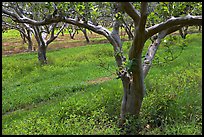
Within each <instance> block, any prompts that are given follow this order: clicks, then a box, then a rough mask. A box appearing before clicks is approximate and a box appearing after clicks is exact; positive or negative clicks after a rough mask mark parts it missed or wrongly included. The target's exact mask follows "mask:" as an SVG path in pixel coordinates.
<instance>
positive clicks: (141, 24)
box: [139, 2, 148, 32]
mask: <svg viewBox="0 0 204 137" xmlns="http://www.w3.org/2000/svg"><path fill="white" fill-rule="evenodd" d="M147 6H148V3H147V2H141V11H140V13H141V19H140V22H139V31H140V32H144V30H145V25H146V20H147V14H148V13H147Z"/></svg>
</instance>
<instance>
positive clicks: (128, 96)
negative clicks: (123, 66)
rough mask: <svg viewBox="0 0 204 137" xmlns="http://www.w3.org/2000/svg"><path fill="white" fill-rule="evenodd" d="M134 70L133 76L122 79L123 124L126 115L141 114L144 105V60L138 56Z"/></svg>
mask: <svg viewBox="0 0 204 137" xmlns="http://www.w3.org/2000/svg"><path fill="white" fill-rule="evenodd" d="M135 64H136V65H135V66H134V70H133V72H132V76H131V77H130V78H129V79H128V77H127V76H126V78H123V79H122V82H123V90H124V96H123V100H122V106H121V115H120V117H121V123H120V124H121V125H122V124H123V123H124V122H125V115H126V114H132V115H136V116H138V115H139V112H140V108H141V106H142V101H143V97H144V94H145V87H144V73H143V70H142V60H141V58H138V59H136V60H135Z"/></svg>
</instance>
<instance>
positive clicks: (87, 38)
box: [82, 29, 90, 43]
mask: <svg viewBox="0 0 204 137" xmlns="http://www.w3.org/2000/svg"><path fill="white" fill-rule="evenodd" d="M82 32H83V33H84V37H85V38H86V42H87V43H89V42H90V40H89V37H88V35H87V33H86V29H82Z"/></svg>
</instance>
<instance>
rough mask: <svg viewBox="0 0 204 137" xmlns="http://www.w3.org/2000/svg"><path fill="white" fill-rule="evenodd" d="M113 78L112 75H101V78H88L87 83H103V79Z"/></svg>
mask: <svg viewBox="0 0 204 137" xmlns="http://www.w3.org/2000/svg"><path fill="white" fill-rule="evenodd" d="M111 79H113V78H112V77H102V78H97V79H94V80H89V81H88V82H87V83H88V84H99V83H103V82H105V81H108V80H111Z"/></svg>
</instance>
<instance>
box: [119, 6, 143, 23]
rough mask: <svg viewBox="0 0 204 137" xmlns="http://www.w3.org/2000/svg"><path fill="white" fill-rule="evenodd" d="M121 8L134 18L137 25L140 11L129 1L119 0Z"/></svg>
mask: <svg viewBox="0 0 204 137" xmlns="http://www.w3.org/2000/svg"><path fill="white" fill-rule="evenodd" d="M120 4H121V7H122V9H123V10H124V11H125V12H126V13H127V14H128V15H129V16H130V17H131V18H132V19H133V20H134V22H135V24H136V25H137V24H138V22H139V20H140V16H141V15H140V13H139V12H138V11H137V10H136V9H135V8H134V6H133V5H132V4H131V3H130V2H120Z"/></svg>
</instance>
